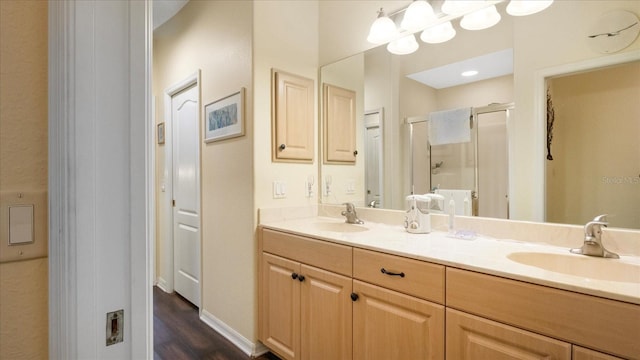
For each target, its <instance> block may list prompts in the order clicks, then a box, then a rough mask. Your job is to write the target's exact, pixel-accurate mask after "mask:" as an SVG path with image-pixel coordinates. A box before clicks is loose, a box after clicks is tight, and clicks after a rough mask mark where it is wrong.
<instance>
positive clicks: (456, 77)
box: [407, 49, 513, 89]
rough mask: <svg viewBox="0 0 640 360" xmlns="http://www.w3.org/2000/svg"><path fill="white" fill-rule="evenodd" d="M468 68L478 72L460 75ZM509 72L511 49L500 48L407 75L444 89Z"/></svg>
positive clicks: (511, 61)
mask: <svg viewBox="0 0 640 360" xmlns="http://www.w3.org/2000/svg"><path fill="white" fill-rule="evenodd" d="M469 70H475V71H477V72H478V74H477V75H475V76H462V75H461V74H462V73H463V72H464V71H469ZM509 74H513V49H505V50H500V51H496V52H493V53H489V54H485V55H481V56H477V57H473V58H469V59H466V60H462V61H458V62H455V63H451V64H447V65H443V66H440V67H436V68H433V69H428V70H424V71H419V72H417V73H413V74H409V75H407V77H408V78H410V79H413V80H415V81H418V82H421V83H423V84H425V85H427V86H430V87H432V88H434V89H444V88H448V87H452V86H457V85H463V84H469V83H472V82H476V81H480V80H487V79H492V78H495V77H499V76H504V75H509Z"/></svg>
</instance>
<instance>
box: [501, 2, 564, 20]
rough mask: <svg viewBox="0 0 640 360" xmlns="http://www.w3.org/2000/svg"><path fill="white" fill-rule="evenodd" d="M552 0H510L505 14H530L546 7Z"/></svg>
mask: <svg viewBox="0 0 640 360" xmlns="http://www.w3.org/2000/svg"><path fill="white" fill-rule="evenodd" d="M551 3H553V0H511V2H509V5H507V14H509V15H512V16H525V15H532V14H535V13H537V12H540V11H542V10H544V9H546V8H548V7H549V6H550V5H551Z"/></svg>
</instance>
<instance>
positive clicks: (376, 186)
mask: <svg viewBox="0 0 640 360" xmlns="http://www.w3.org/2000/svg"><path fill="white" fill-rule="evenodd" d="M364 123H365V142H366V143H365V151H366V154H365V181H366V184H365V185H366V187H367V191H366V195H365V201H366V205H370V204H374V205H375V207H381V206H382V159H383V156H382V130H381V123H382V111H381V110H380V111H375V112H368V113H366V114H365V121H364Z"/></svg>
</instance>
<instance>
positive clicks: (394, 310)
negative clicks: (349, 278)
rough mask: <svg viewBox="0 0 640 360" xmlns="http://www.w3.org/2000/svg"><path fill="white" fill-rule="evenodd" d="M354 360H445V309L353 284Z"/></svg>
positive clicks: (393, 292)
mask: <svg viewBox="0 0 640 360" xmlns="http://www.w3.org/2000/svg"><path fill="white" fill-rule="evenodd" d="M353 292H354V293H355V294H357V295H358V299H357V300H356V301H355V302H354V303H353V355H354V356H353V358H354V359H362V360H377V359H380V360H389V359H412V360H418V359H429V360H436V359H444V307H443V306H440V305H437V304H433V303H430V302H428V301H425V300H421V299H418V298H415V297H412V296H409V295H405V294H401V293H398V292H395V291H391V290H387V289H384V288H381V287H377V286H373V285H369V284H367V283H363V282H361V281H358V280H354V281H353Z"/></svg>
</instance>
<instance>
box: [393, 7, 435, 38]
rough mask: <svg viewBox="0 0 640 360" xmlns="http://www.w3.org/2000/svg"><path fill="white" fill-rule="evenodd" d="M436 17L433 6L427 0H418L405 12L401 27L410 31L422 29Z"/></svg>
mask: <svg viewBox="0 0 640 360" xmlns="http://www.w3.org/2000/svg"><path fill="white" fill-rule="evenodd" d="M435 19H436V16H435V14H434V13H433V8H432V7H431V5H429V3H428V2H426V1H425V0H416V1H414V2H412V3H411V5H409V7H408V8H407V10H406V11H405V12H404V17H403V18H402V23H400V27H401V28H403V29H405V30H408V31H418V30H422V29H424V28H425V27H427V25H429V23H431V22H432V21H433V20H435Z"/></svg>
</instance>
